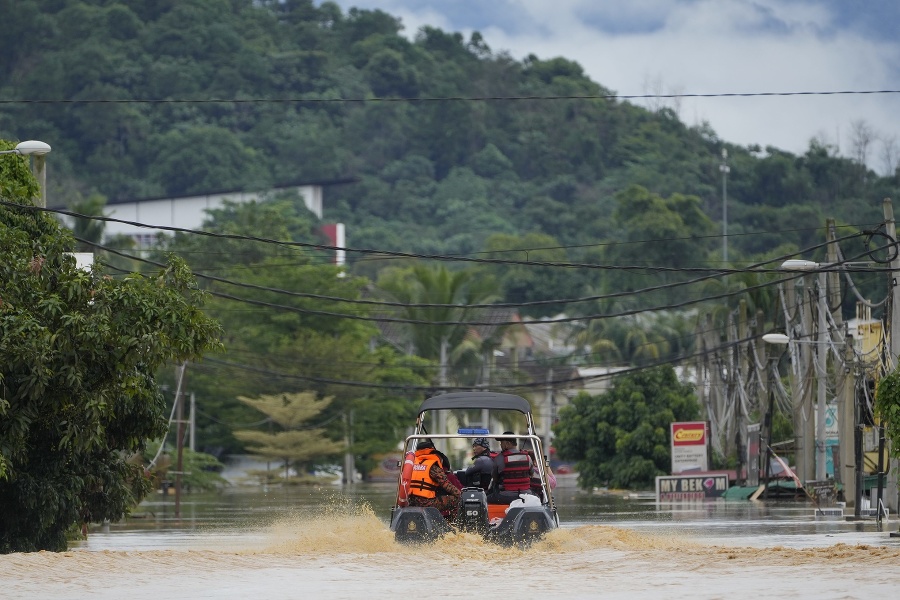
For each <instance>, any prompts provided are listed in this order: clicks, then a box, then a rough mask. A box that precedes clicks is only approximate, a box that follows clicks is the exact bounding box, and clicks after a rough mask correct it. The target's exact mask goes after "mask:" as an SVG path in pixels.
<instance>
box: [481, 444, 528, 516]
mask: <svg viewBox="0 0 900 600" xmlns="http://www.w3.org/2000/svg"><path fill="white" fill-rule="evenodd" d="M503 435H516V434H515V433H513V432H512V431H504V432H503ZM497 441H499V442H500V453H499V454H498V455H497V456H495V457H494V478H495V481H496V483H497V489H496V490H495V491H494V492H493V493H492V494H491V495H489V496H488V502H490V503H491V504H509V503H510V502H512V501H513V500H515V499H517V498H518V497H519V495H520V494H531V471H532V469H534V463H533V462H532V461H531V457H530V456H528V454H527V453H525V452H522V451H521V450H519V449H518V448H517V447H516V438H514V437H510V438H497Z"/></svg>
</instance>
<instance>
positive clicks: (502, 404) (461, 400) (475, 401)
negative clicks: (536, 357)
mask: <svg viewBox="0 0 900 600" xmlns="http://www.w3.org/2000/svg"><path fill="white" fill-rule="evenodd" d="M475 408H487V409H490V410H517V411H519V412H520V413H523V414H526V415H527V414H531V404H529V403H528V400H526V399H525V398H522V397H521V396H516V395H513V394H500V393H497V392H451V393H449V394H441V395H440V396H433V397H431V398H429V399H427V400H425V401H424V402H423V403H422V405H421V406H420V407H419V414H420V415H421V414H422V413H424V412H427V411H429V410H464V409H475Z"/></svg>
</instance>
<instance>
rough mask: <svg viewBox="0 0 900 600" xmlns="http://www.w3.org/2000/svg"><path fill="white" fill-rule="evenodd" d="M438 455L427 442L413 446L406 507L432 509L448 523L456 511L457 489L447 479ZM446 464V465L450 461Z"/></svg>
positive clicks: (458, 494)
mask: <svg viewBox="0 0 900 600" xmlns="http://www.w3.org/2000/svg"><path fill="white" fill-rule="evenodd" d="M441 456H442V455H441V454H440V453H439V452H438V451H437V450H436V449H435V447H434V442H432V441H431V440H429V439H424V440H421V441H420V442H419V443H418V444H416V460H415V463H414V464H413V472H412V476H411V477H410V483H409V505H410V506H431V507H434V508H436V509H438V510H439V511H440V512H441V514H442V515H444V517H446V518H447V519H448V520H453V519H454V518H455V517H456V513H457V512H458V511H459V499H460V489H459V488H458V487H456V486H455V485H453V484H452V483H450V480H449V479H448V478H447V474H446V472H445V471H444V466H443V464H444V460H442V459H441ZM444 459H446V457H444ZM447 464H448V466H449V461H448V463H447Z"/></svg>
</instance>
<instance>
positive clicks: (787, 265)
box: [781, 258, 819, 271]
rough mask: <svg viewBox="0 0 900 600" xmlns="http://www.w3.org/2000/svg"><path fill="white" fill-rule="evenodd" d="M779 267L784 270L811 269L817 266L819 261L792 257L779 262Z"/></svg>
mask: <svg viewBox="0 0 900 600" xmlns="http://www.w3.org/2000/svg"><path fill="white" fill-rule="evenodd" d="M781 268H782V269H784V270H786V271H812V270H813V269H818V268H819V263H817V262H813V261H811V260H801V259H797V258H792V259H790V260H786V261H784V262H783V263H781Z"/></svg>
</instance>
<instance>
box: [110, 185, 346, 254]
mask: <svg viewBox="0 0 900 600" xmlns="http://www.w3.org/2000/svg"><path fill="white" fill-rule="evenodd" d="M353 181H355V180H354V179H333V180H323V181H306V182H296V183H290V184H284V185H280V186H278V187H274V188H272V189H270V190H266V191H264V192H259V191H257V192H248V191H241V190H224V191H211V192H207V193H204V194H194V195H189V196H161V197H156V198H138V199H133V198H123V199H117V200H110V201H109V202H107V204H106V208H105V214H106V216H108V217H110V218H113V219H117V221H107V223H106V227H105V235H106V236H107V237H108V236H114V235H126V236H129V237H132V238H134V239H135V241H136V242H137V243H138V244H139V245H140V246H149V245H151V244H153V242H154V241H155V240H156V236H157V235H159V234H160V233H161V232H163V231H164V229H163V228H164V227H175V228H179V229H200V228H201V227H202V226H203V222H204V221H205V220H206V219H207V218H208V217H209V212H208V211H209V210H212V209H217V208H222V207H223V206H224V204H225V202H226V201H231V202H234V203H237V204H243V203H247V202H259V201H261V200H264V199H265V198H266V197H268V196H271V195H272V194H276V193H278V192H283V191H295V192H297V194H299V195H300V197H301V198H303V202H304V204H305V205H306V207H307V208H308V209H309V210H310V211H311V212H312V213H313V214H315V215H316V216H317V217H318V218H319V219H321V218H322V207H323V191H324V189H325V188H327V187H329V186H333V185H340V184H345V183H352V182H353ZM118 221H128V222H127V223H121V222H118ZM342 227H343V226H341V236H343V230H342ZM329 233H331V234H333V235H336V233H337V232H336V231H334V228H332V231H329V230H326V234H329ZM334 241H337V240H334ZM341 242H343V240H341ZM334 245H338V244H334ZM340 245H343V243H341V244H340Z"/></svg>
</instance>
